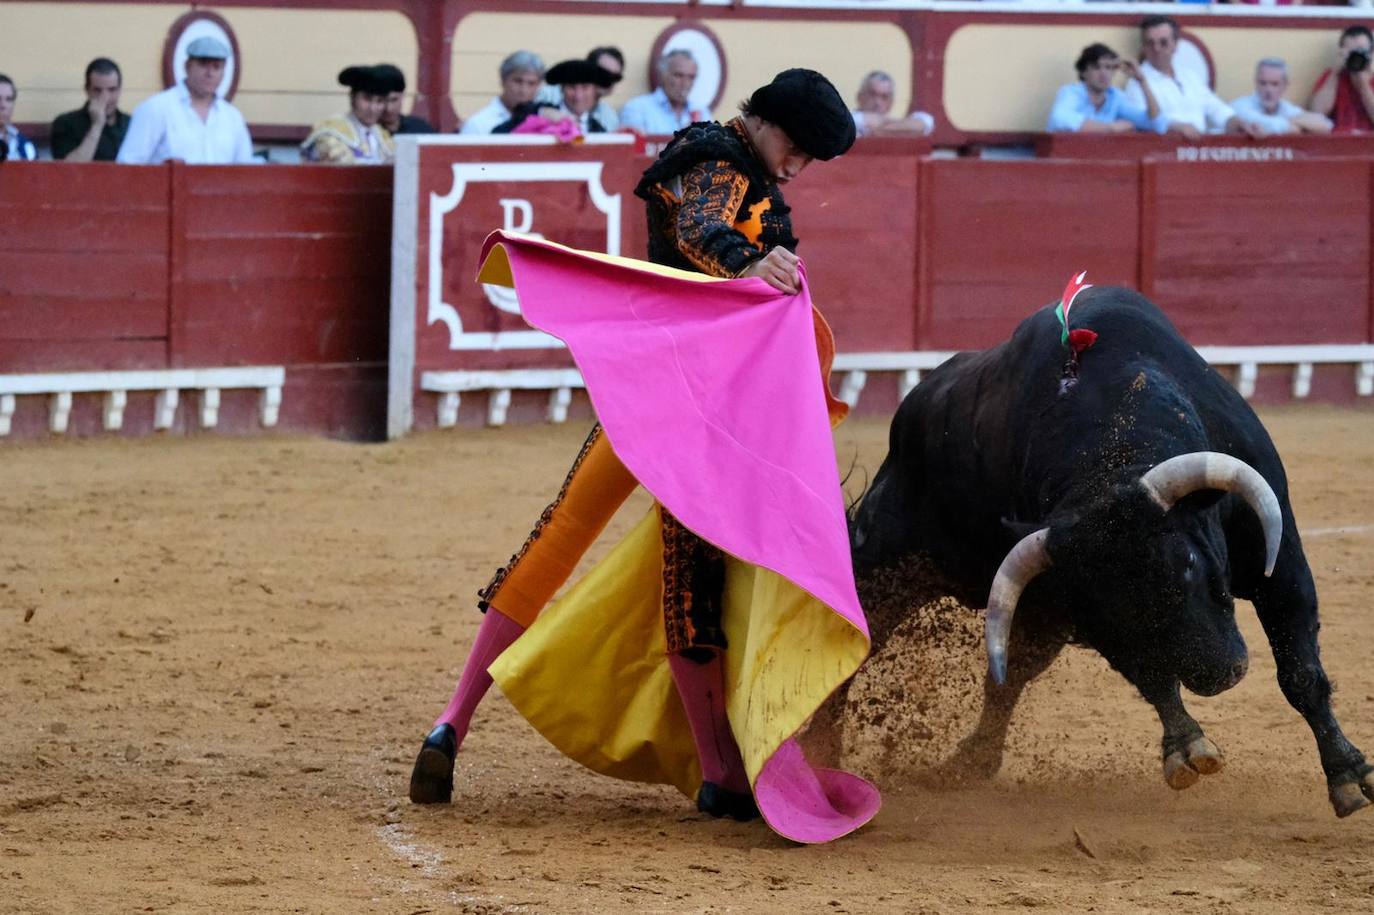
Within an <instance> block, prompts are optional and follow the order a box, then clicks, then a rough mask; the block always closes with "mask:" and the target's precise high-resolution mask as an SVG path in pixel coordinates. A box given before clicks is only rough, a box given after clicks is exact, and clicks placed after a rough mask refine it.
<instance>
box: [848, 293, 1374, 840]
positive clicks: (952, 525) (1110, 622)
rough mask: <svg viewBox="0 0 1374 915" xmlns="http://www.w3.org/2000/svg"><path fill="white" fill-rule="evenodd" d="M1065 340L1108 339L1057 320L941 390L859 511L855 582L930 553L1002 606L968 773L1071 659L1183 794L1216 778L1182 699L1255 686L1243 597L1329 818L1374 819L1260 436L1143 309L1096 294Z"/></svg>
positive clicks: (906, 432)
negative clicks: (1073, 352) (1076, 350)
mask: <svg viewBox="0 0 1374 915" xmlns="http://www.w3.org/2000/svg"><path fill="white" fill-rule="evenodd" d="M1072 325H1073V326H1074V327H1075V328H1078V327H1083V328H1088V329H1091V330H1093V331H1095V332H1097V333H1098V334H1099V338H1098V339H1097V341H1096V343H1095V345H1093V346H1092V347H1091V348H1089V349H1087V350H1086V351H1084V352H1083V353H1082V354H1081V357H1080V358H1078V359H1076V360H1072V361H1070V360H1068V357H1069V350H1068V349H1067V348H1066V347H1064V346H1063V345H1062V344H1061V342H1060V326H1059V322H1058V320H1057V319H1056V317H1055V315H1054V312H1053V310H1052V309H1050V308H1045V309H1041V310H1040V311H1039V312H1037V313H1036V314H1034V315H1032V316H1031V317H1030V318H1028V319H1027V320H1026V321H1024V322H1022V324H1021V325H1020V326H1019V327H1018V328H1017V329H1016V331H1015V333H1014V334H1013V335H1012V337H1011V339H1010V340H1008V341H1007V342H1005V343H1002V344H1001V345H999V346H996V347H993V348H992V349H989V350H986V351H983V352H978V353H964V354H960V355H959V356H956V357H954V358H953V359H951V360H949V361H948V362H947V363H945V364H944V365H942V366H941V367H939V368H938V369H936V370H934V371H933V372H931V373H930V374H929V375H928V376H927V377H926V378H925V379H924V380H923V381H922V382H921V383H920V384H919V385H918V386H917V387H916V388H915V389H914V390H913V391H912V392H911V393H910V395H908V396H907V398H906V399H905V401H903V403H902V405H901V407H900V408H899V409H898V411H897V415H896V417H895V418H894V419H893V422H892V429H891V437H890V442H889V453H888V455H887V458H886V459H885V460H884V461H883V464H882V467H881V468H880V469H879V470H878V473H877V475H876V476H875V477H874V480H873V483H872V486H871V487H870V488H869V490H868V492H867V493H866V494H865V496H864V497H863V499H862V500H861V501H860V502H859V504H858V505H856V506H855V508H854V510H853V513H852V522H851V528H852V529H851V536H852V541H853V548H854V558H855V567H856V571H857V573H858V575H859V576H860V578H861V579H862V577H863V576H864V574H865V572H866V571H868V570H875V569H880V568H882V567H884V566H887V565H890V564H895V563H900V562H902V561H904V560H907V559H909V558H911V557H915V556H920V555H924V556H926V557H928V558H929V559H931V560H933V561H934V563H935V564H936V566H937V567H938V568H939V570H940V572H941V573H942V574H943V575H944V576H946V577H947V578H948V579H949V580H950V582H951V583H952V584H953V586H954V590H955V591H956V593H957V594H959V595H960V596H962V597H963V599H964V600H965V601H966V602H971V603H972V605H974V606H988V607H989V618H988V637H989V645H988V651H989V661H990V676H989V677H988V679H987V682H986V684H985V690H984V705H983V712H982V716H981V718H980V720H979V723H978V727H977V729H976V730H975V731H974V732H973V733H972V734H971V735H970V736H969V737H968V738H967V739H966V740H965V741H964V743H963V744H962V745H961V751H960V753H959V754H958V755H956V757H955V760H956V762H957V761H958V760H960V759H962V760H964V761H965V762H967V763H969V765H970V767H971V768H973V769H975V770H979V771H978V774H983V775H990V774H991V773H992V772H995V771H996V769H997V767H998V766H999V765H1000V761H1001V757H1002V747H1003V744H1004V742H1005V739H1006V731H1007V725H1008V723H1009V720H1010V717H1011V712H1012V709H1013V708H1014V706H1015V703H1016V700H1017V698H1018V697H1019V696H1020V694H1021V691H1022V689H1023V688H1024V687H1025V685H1026V684H1027V683H1028V682H1029V681H1030V680H1031V679H1033V678H1034V677H1035V676H1037V675H1038V674H1040V673H1041V672H1042V671H1044V670H1045V669H1046V668H1047V667H1048V666H1049V664H1050V663H1051V662H1052V661H1053V660H1054V658H1055V657H1056V656H1057V655H1058V653H1059V651H1060V649H1061V648H1062V647H1063V646H1064V645H1065V644H1066V643H1068V642H1070V641H1073V642H1077V643H1080V644H1084V645H1087V646H1089V647H1091V648H1093V649H1094V650H1096V651H1098V652H1099V653H1100V654H1101V655H1102V656H1103V657H1104V658H1106V660H1107V661H1108V662H1109V663H1110V664H1111V665H1112V667H1114V668H1115V669H1116V670H1117V671H1119V672H1120V673H1121V674H1122V675H1123V676H1124V677H1125V678H1126V679H1127V680H1128V681H1130V683H1131V684H1132V685H1134V686H1135V688H1136V689H1137V690H1139V692H1140V694H1141V695H1142V696H1144V697H1145V699H1146V700H1147V701H1149V703H1150V704H1151V705H1153V706H1154V708H1155V710H1156V712H1158V714H1159V718H1160V721H1161V723H1162V724H1163V731H1164V738H1163V756H1164V775H1165V778H1166V780H1167V781H1168V783H1169V784H1170V785H1171V786H1172V787H1174V788H1186V787H1188V786H1190V785H1192V784H1193V783H1194V782H1196V781H1197V779H1198V777H1199V775H1205V774H1211V773H1213V772H1217V771H1219V770H1220V769H1221V768H1222V757H1221V753H1220V751H1219V750H1218V749H1217V747H1216V745H1215V744H1213V743H1212V742H1211V741H1210V740H1209V739H1208V738H1207V737H1206V736H1204V735H1203V733H1202V728H1201V727H1200V726H1199V725H1198V723H1197V722H1196V721H1195V720H1194V719H1193V718H1192V716H1190V715H1189V714H1188V712H1187V710H1186V709H1185V708H1184V705H1183V700H1182V698H1181V696H1180V691H1179V687H1180V685H1182V686H1184V687H1187V688H1188V689H1189V690H1191V691H1193V692H1195V693H1199V694H1203V695H1213V694H1216V693H1219V692H1221V691H1222V690H1225V689H1227V688H1229V687H1231V686H1233V685H1234V684H1235V683H1236V682H1237V681H1239V679H1240V678H1241V676H1243V675H1244V673H1245V670H1246V666H1247V656H1246V649H1245V643H1244V641H1243V640H1242V638H1241V636H1240V632H1239V631H1238V630H1237V628H1236V622H1235V605H1234V598H1235V597H1241V598H1245V599H1247V600H1250V601H1252V602H1253V604H1254V607H1255V610H1256V612H1257V613H1258V615H1259V619H1260V622H1261V623H1262V624H1263V626H1264V631H1265V634H1266V635H1267V636H1268V639H1269V644H1270V646H1271V648H1272V649H1273V653H1274V658H1275V661H1276V662H1277V666H1278V680H1279V685H1280V687H1281V688H1282V690H1283V694H1284V696H1285V697H1286V698H1287V699H1288V702H1289V703H1290V704H1291V705H1292V706H1293V707H1294V708H1295V709H1297V710H1298V712H1299V713H1300V714H1301V715H1302V716H1303V718H1304V719H1306V721H1307V723H1308V725H1309V726H1310V727H1311V728H1312V732H1313V734H1314V735H1315V737H1316V741H1317V747H1318V750H1319V751H1320V755H1321V763H1322V768H1323V770H1324V771H1325V773H1326V778H1327V785H1328V789H1329V792H1330V798H1331V802H1332V804H1333V806H1334V807H1335V809H1336V813H1337V814H1338V815H1341V816H1345V815H1347V814H1350V813H1353V812H1354V811H1355V810H1358V809H1359V808H1361V807H1363V806H1366V805H1368V804H1369V803H1370V801H1371V800H1374V774H1371V772H1374V767H1371V766H1370V765H1368V764H1367V763H1366V762H1365V758H1364V755H1363V754H1362V753H1361V752H1360V751H1359V750H1358V749H1357V748H1356V747H1355V746H1353V745H1352V744H1351V743H1350V742H1349V741H1348V740H1347V739H1346V737H1345V735H1344V734H1343V733H1342V732H1341V729H1340V726H1339V725H1338V724H1337V722H1336V718H1335V716H1334V715H1333V713H1332V710H1331V685H1330V682H1329V680H1328V679H1327V676H1326V672H1325V671H1324V670H1323V669H1322V664H1321V659H1320V657H1319V655H1318V648H1317V630H1318V626H1319V623H1318V619H1317V593H1316V589H1315V586H1314V585H1313V582H1312V573H1311V570H1310V569H1309V568H1308V565H1307V559H1306V557H1305V556H1304V554H1303V549H1302V541H1301V539H1300V538H1299V536H1298V529H1297V525H1296V524H1295V523H1294V520H1293V512H1292V508H1291V507H1290V505H1289V500H1288V484H1287V479H1286V477H1285V474H1284V470H1283V464H1282V462H1281V461H1280V460H1279V456H1278V453H1277V452H1276V451H1275V448H1274V445H1273V442H1272V441H1271V440H1270V438H1269V435H1268V433H1267V432H1266V431H1265V429H1264V427H1263V425H1261V423H1260V421H1259V419H1258V418H1257V417H1256V416H1255V414H1254V412H1253V411H1252V410H1251V409H1250V407H1249V406H1248V405H1247V404H1246V403H1245V401H1244V400H1243V399H1242V398H1241V397H1240V396H1239V395H1238V394H1237V393H1236V392H1235V391H1234V390H1233V389H1232V387H1231V386H1230V385H1229V384H1228V383H1227V382H1226V380H1225V379H1223V378H1222V377H1221V376H1220V375H1218V374H1217V373H1216V372H1215V371H1213V370H1212V369H1211V368H1209V367H1208V365H1207V364H1206V363H1205V362H1204V361H1203V359H1202V358H1201V357H1200V356H1198V354H1197V353H1196V352H1195V351H1194V350H1193V348H1192V347H1191V346H1189V345H1188V343H1187V342H1185V341H1184V340H1183V338H1182V337H1181V336H1180V335H1179V333H1178V331H1177V330H1175V329H1174V327H1173V325H1172V324H1170V323H1169V321H1168V320H1167V319H1166V318H1165V317H1164V315H1163V314H1162V313H1161V312H1160V311H1159V309H1157V308H1156V307H1155V306H1154V305H1152V304H1151V303H1150V302H1148V301H1147V300H1146V299H1144V298H1143V297H1142V296H1140V295H1138V294H1136V293H1134V292H1131V291H1129V290H1124V289H1114V288H1091V289H1088V290H1087V291H1085V292H1083V293H1082V294H1081V295H1080V296H1079V297H1078V301H1077V302H1076V303H1075V304H1074V306H1073V309H1072ZM1185 456H1186V457H1185ZM1170 459H1174V460H1170ZM1165 462H1167V463H1165ZM1266 538H1268V541H1269V542H1268V544H1266ZM1266 565H1271V566H1272V574H1269V575H1266ZM1023 588H1024V591H1023V590H1022V589H1023ZM989 598H991V600H990V602H989ZM1013 612H1014V615H1013ZM875 635H876V637H877V638H878V640H879V642H880V641H881V639H882V638H883V637H884V636H885V635H886V634H885V633H876V634H875Z"/></svg>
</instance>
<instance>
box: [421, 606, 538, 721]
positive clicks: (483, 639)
mask: <svg viewBox="0 0 1374 915" xmlns="http://www.w3.org/2000/svg"><path fill="white" fill-rule="evenodd" d="M524 631H525V627H524V626H521V625H520V624H519V623H517V622H515V620H513V619H511V618H510V617H508V616H506V615H505V614H504V613H502V612H500V611H499V610H497V609H496V608H495V607H491V608H489V609H488V610H487V612H486V615H485V616H483V617H482V625H481V627H480V628H478V630H477V639H476V641H474V642H473V643H472V651H470V652H469V653H468V659H467V662H466V663H464V664H463V673H462V675H461V676H459V677H458V688H457V689H456V690H455V691H454V693H453V698H452V699H450V700H449V703H448V708H446V709H444V711H443V714H441V715H440V716H439V718H438V719H437V720H436V721H435V722H434V726H435V727H438V726H439V725H441V724H448V725H452V727H453V731H454V736H455V737H456V738H457V746H459V747H461V746H462V745H463V738H464V737H466V736H467V733H468V725H469V724H471V723H472V713H473V712H475V711H476V710H477V704H478V703H479V702H481V701H482V697H483V696H485V695H486V694H487V690H488V689H490V688H491V675H490V674H488V673H487V668H488V667H490V666H491V664H492V662H493V661H495V660H496V659H497V658H498V657H500V656H501V652H503V651H505V650H506V649H507V648H509V647H510V646H511V643H512V642H514V641H515V640H516V639H518V638H519V637H520V634H521V633H523V632H524Z"/></svg>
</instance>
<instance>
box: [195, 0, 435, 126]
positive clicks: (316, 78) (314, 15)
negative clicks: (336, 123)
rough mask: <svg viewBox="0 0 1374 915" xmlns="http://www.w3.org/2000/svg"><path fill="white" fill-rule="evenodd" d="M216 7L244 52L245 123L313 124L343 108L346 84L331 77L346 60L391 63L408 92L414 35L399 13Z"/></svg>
mask: <svg viewBox="0 0 1374 915" xmlns="http://www.w3.org/2000/svg"><path fill="white" fill-rule="evenodd" d="M215 12H217V13H218V14H219V15H221V16H223V17H224V19H225V20H226V21H227V22H228V23H229V24H230V25H231V26H233V28H234V34H235V35H236V36H237V37H238V40H239V48H240V49H241V51H242V53H243V59H244V67H243V73H242V75H241V76H240V77H239V91H238V96H237V97H236V98H235V99H234V104H236V105H237V106H238V108H239V110H240V111H242V112H243V116H244V117H245V118H247V119H248V121H249V123H252V124H313V123H315V122H316V121H319V120H322V119H324V118H327V117H332V116H335V115H339V114H343V113H344V112H345V111H347V110H348V90H347V89H345V88H344V87H343V86H340V85H339V84H338V81H337V80H338V75H339V71H340V70H342V69H343V68H344V67H347V66H350V65H352V64H376V63H392V64H395V65H396V66H398V67H400V68H401V70H402V71H403V72H404V73H405V75H406V91H407V93H408V94H410V95H411V96H412V97H413V96H414V92H415V74H416V67H417V64H418V62H419V54H420V49H419V41H418V39H417V37H416V35H415V29H414V28H413V27H412V25H411V22H410V19H409V18H408V17H406V16H405V15H404V14H402V13H397V12H387V11H361V10H323V9H321V10H286V9H242V8H235V7H222V8H217V9H216V10H215ZM407 107H409V106H407Z"/></svg>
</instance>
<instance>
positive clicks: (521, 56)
mask: <svg viewBox="0 0 1374 915" xmlns="http://www.w3.org/2000/svg"><path fill="white" fill-rule="evenodd" d="M543 79H544V61H543V59H542V58H540V56H539V55H538V54H535V53H534V52H533V51H516V52H515V53H514V54H510V55H508V56H507V57H506V59H505V60H503V61H501V94H500V95H498V96H497V97H496V98H494V99H492V100H491V101H490V102H488V103H487V105H486V107H484V108H481V109H479V110H478V111H476V112H474V113H473V114H472V115H471V116H469V117H468V119H467V120H466V121H464V122H463V129H462V130H460V131H458V132H459V133H462V134H468V135H472V134H489V133H491V132H492V130H493V129H494V128H496V127H499V126H501V125H502V124H504V123H506V122H507V121H509V120H510V119H511V117H512V116H514V114H515V109H516V108H518V107H519V106H520V105H526V104H529V103H530V102H532V101H534V97H535V95H536V94H538V92H539V84H540V83H541V82H542V81H543Z"/></svg>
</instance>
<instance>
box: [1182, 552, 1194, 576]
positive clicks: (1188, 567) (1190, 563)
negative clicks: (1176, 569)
mask: <svg viewBox="0 0 1374 915" xmlns="http://www.w3.org/2000/svg"><path fill="white" fill-rule="evenodd" d="M1196 577H1197V553H1195V552H1194V551H1192V550H1189V551H1188V554H1187V556H1185V557H1184V561H1183V580H1184V581H1188V582H1191V581H1192V580H1193V579H1194V578H1196Z"/></svg>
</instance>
